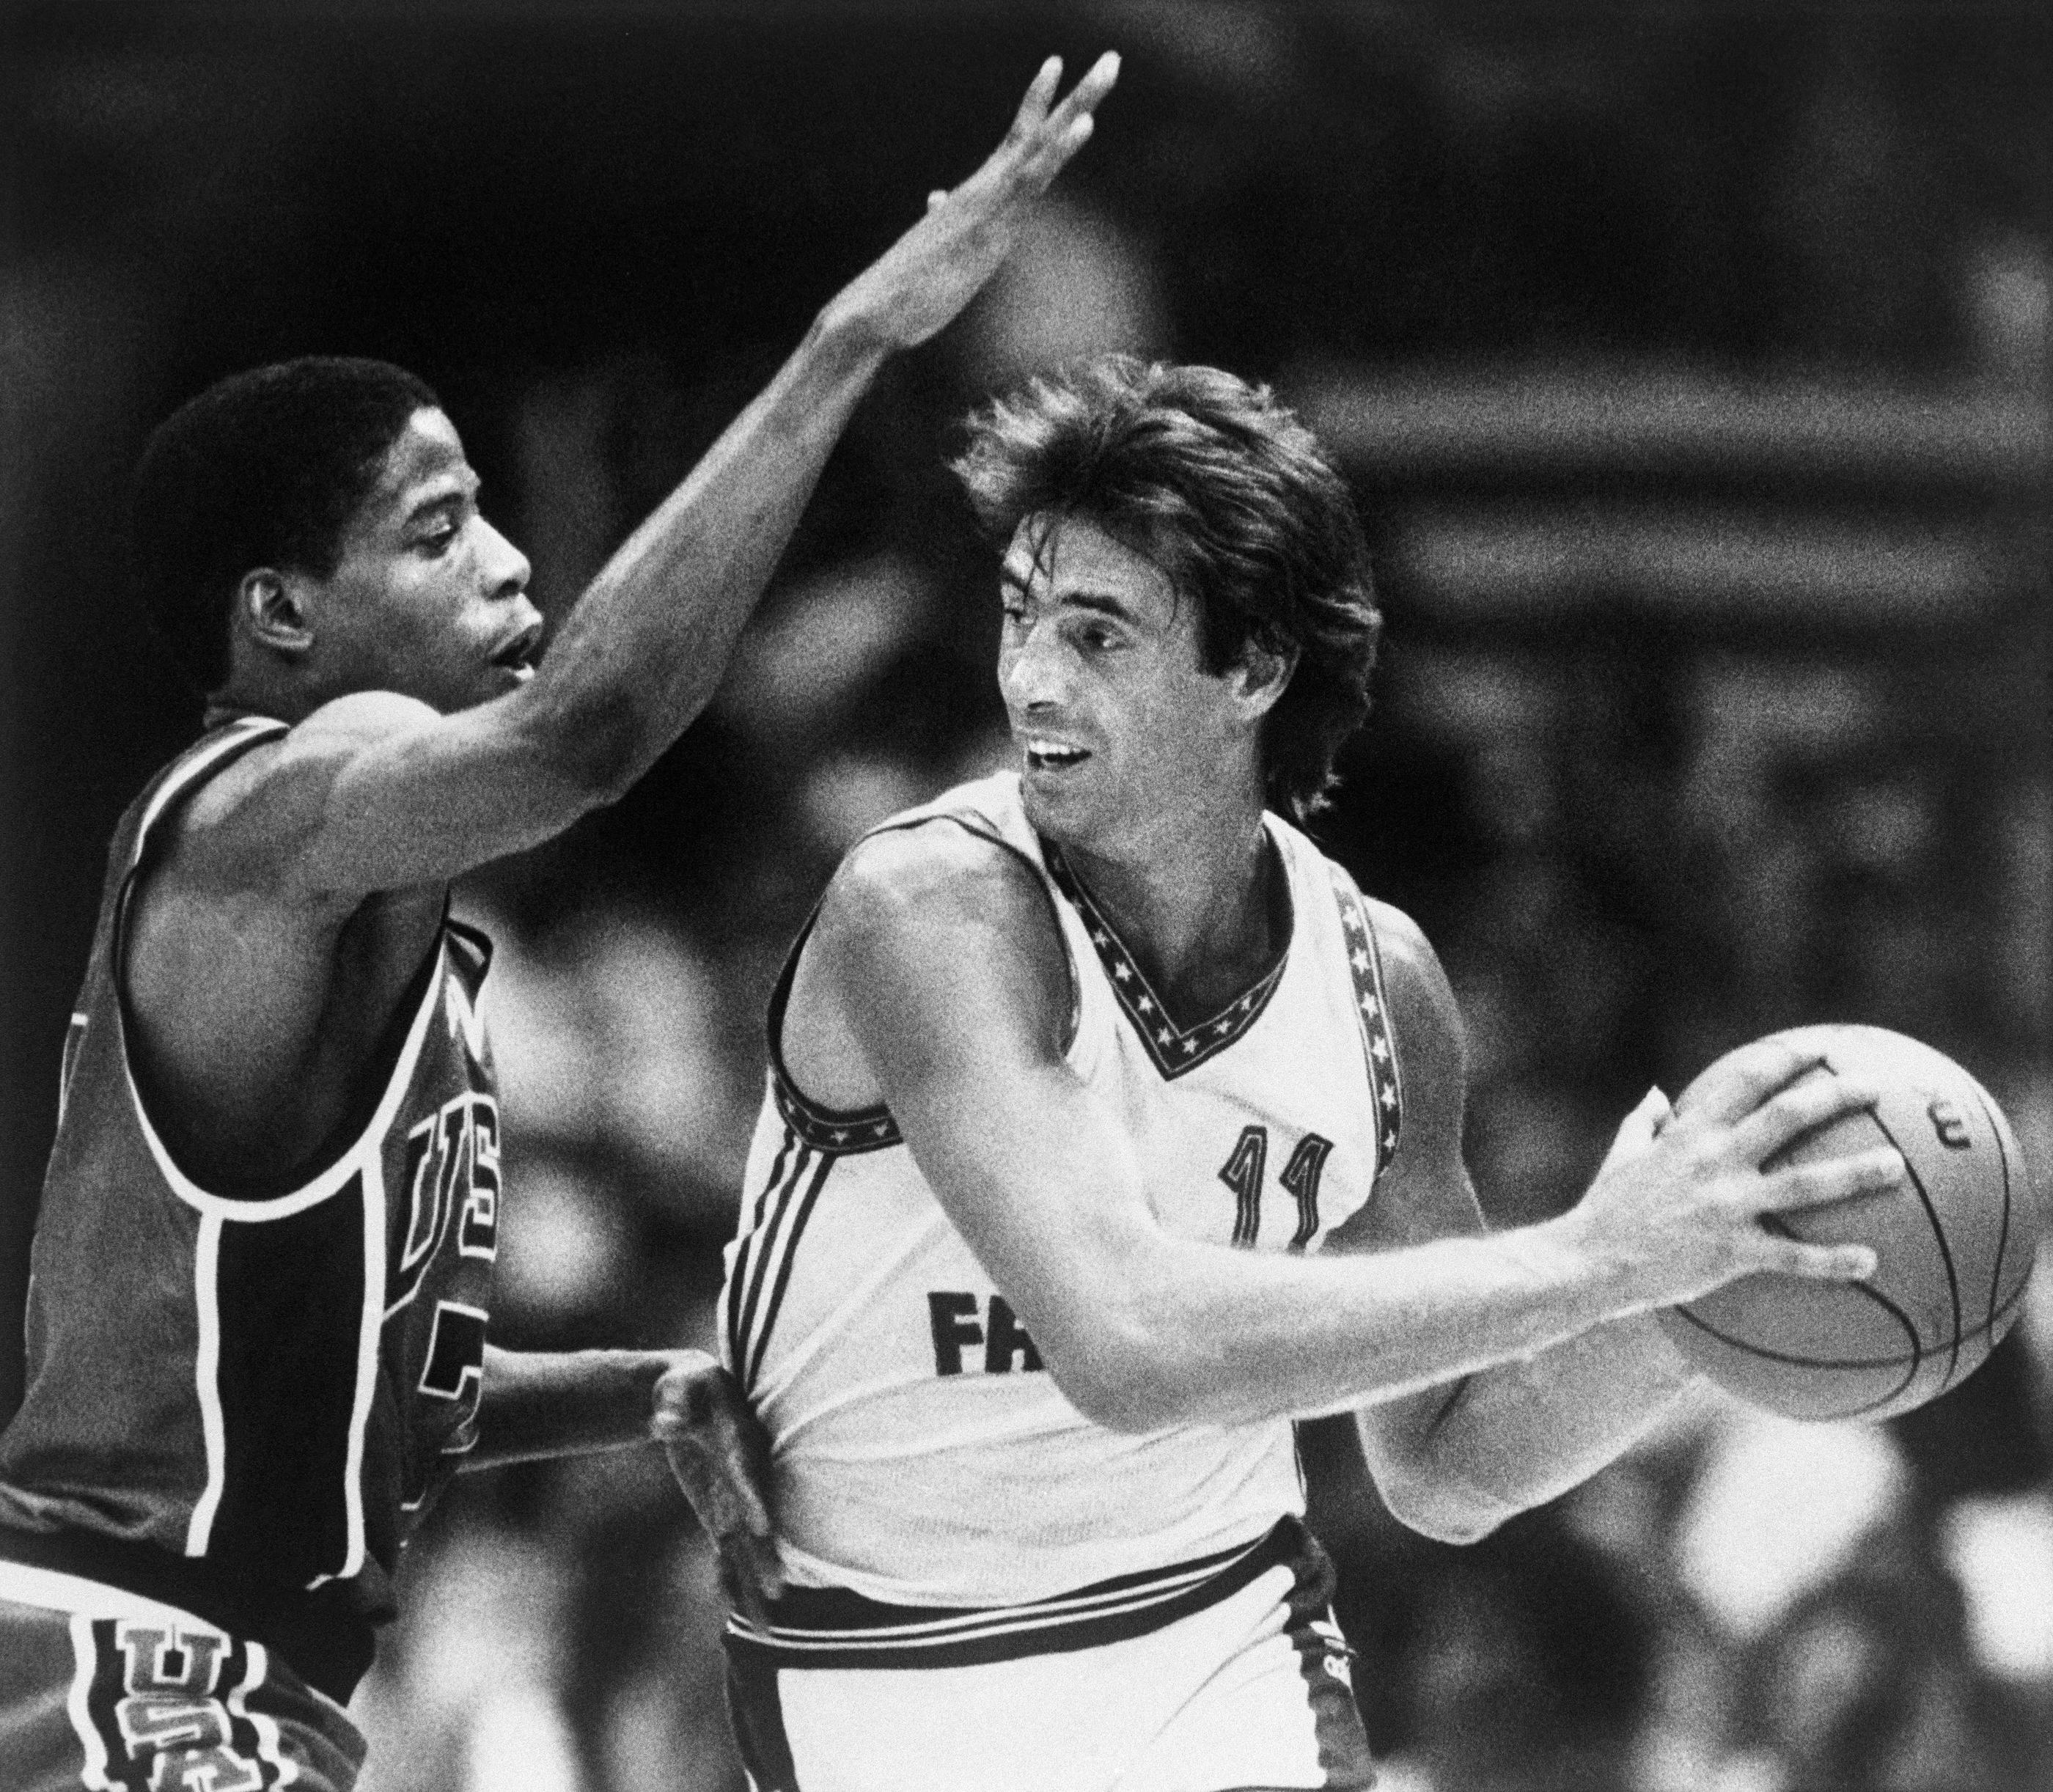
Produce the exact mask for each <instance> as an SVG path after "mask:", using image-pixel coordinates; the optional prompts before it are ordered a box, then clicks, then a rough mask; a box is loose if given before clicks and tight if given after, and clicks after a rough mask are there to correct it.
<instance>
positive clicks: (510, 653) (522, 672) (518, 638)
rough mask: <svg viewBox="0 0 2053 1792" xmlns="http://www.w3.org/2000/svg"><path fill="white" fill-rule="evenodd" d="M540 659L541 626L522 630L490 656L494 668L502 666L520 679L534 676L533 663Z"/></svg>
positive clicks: (535, 625) (536, 625) (534, 625)
mask: <svg viewBox="0 0 2053 1792" xmlns="http://www.w3.org/2000/svg"><path fill="white" fill-rule="evenodd" d="M541 657H542V625H541V624H540V623H534V624H532V626H530V627H527V628H524V629H522V630H521V631H520V633H519V634H518V635H515V636H514V637H513V639H512V640H511V641H508V643H506V645H505V646H503V647H501V648H500V650H499V651H498V652H497V653H496V654H493V656H492V663H493V665H494V666H504V667H505V668H506V670H508V671H509V672H511V673H512V674H514V676H515V677H516V678H533V677H534V675H535V662H536V660H538V659H540V658H541Z"/></svg>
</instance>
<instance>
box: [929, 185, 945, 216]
mask: <svg viewBox="0 0 2053 1792" xmlns="http://www.w3.org/2000/svg"><path fill="white" fill-rule="evenodd" d="M946 198H948V189H947V188H946V187H936V188H935V189H934V190H933V191H932V192H931V193H929V194H928V195H927V210H929V211H932V210H933V209H934V207H935V206H937V205H939V204H940V203H941V202H942V201H944V199H946Z"/></svg>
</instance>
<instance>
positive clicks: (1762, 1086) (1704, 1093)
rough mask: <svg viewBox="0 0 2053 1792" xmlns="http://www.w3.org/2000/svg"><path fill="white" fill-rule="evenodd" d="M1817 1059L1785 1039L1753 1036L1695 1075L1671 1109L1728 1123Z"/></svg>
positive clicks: (1791, 1079)
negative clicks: (1751, 1040)
mask: <svg viewBox="0 0 2053 1792" xmlns="http://www.w3.org/2000/svg"><path fill="white" fill-rule="evenodd" d="M1820 1062H1822V1060H1821V1059H1819V1055H1818V1054H1817V1053H1816V1052H1815V1051H1801V1050H1799V1049H1798V1048H1797V1047H1796V1046H1794V1045H1792V1044H1791V1043H1789V1042H1788V1040H1786V1039H1756V1040H1755V1041H1754V1042H1753V1044H1751V1045H1743V1046H1741V1047H1739V1049H1738V1050H1737V1051H1729V1052H1727V1053H1726V1054H1725V1056H1724V1057H1722V1058H1721V1059H1718V1060H1717V1063H1714V1064H1713V1065H1712V1066H1711V1067H1710V1069H1708V1070H1706V1071H1704V1072H1703V1073H1702V1075H1700V1076H1698V1078H1697V1079H1696V1081H1695V1082H1694V1083H1691V1084H1690V1087H1688V1088H1686V1089H1685V1090H1684V1091H1682V1094H1681V1096H1680V1097H1679V1098H1678V1099H1677V1101H1676V1103H1675V1111H1676V1113H1677V1114H1678V1116H1681V1117H1683V1118H1702V1119H1704V1120H1706V1121H1709V1122H1712V1123H1713V1124H1714V1125H1721V1126H1729V1125H1731V1124H1732V1123H1733V1122H1734V1121H1736V1120H1738V1119H1741V1118H1743V1117H1744V1116H1745V1115H1747V1114H1751V1113H1752V1112H1753V1110H1755V1109H1756V1108H1757V1107H1758V1106H1761V1103H1762V1102H1764V1101H1765V1100H1767V1098H1768V1097H1769V1096H1770V1095H1772V1094H1774V1093H1775V1092H1776V1090H1778V1089H1781V1088H1784V1087H1787V1086H1788V1084H1790V1083H1794V1082H1795V1081H1796V1079H1797V1078H1798V1077H1800V1076H1801V1075H1803V1074H1804V1072H1805V1071H1808V1070H1810V1069H1812V1068H1813V1067H1816V1065H1818V1064H1819V1063H1820Z"/></svg>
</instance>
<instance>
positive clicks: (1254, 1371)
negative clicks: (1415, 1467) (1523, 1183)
mask: <svg viewBox="0 0 2053 1792" xmlns="http://www.w3.org/2000/svg"><path fill="white" fill-rule="evenodd" d="M1158 1238H1159V1235H1158ZM1141 1257H1145V1258H1146V1259H1147V1261H1144V1262H1143V1261H1140V1260H1139V1259H1140V1258H1141ZM1135 1258H1136V1260H1134V1261H1132V1262H1131V1263H1128V1264H1125V1265H1124V1266H1122V1267H1121V1271H1120V1272H1119V1273H1118V1275H1117V1278H1116V1280H1115V1282H1114V1283H1113V1287H1114V1288H1116V1289H1117V1293H1113V1292H1112V1291H1110V1290H1109V1291H1108V1292H1109V1295H1110V1298H1112V1299H1113V1300H1114V1301H1115V1303H1116V1307H1117V1317H1116V1318H1114V1319H1113V1320H1112V1321H1111V1322H1109V1323H1107V1324H1105V1325H1104V1326H1101V1328H1100V1329H1099V1330H1098V1334H1097V1335H1098V1342H1099V1346H1100V1352H1099V1354H1101V1362H1100V1363H1098V1364H1097V1365H1093V1373H1092V1374H1091V1375H1090V1377H1089V1384H1088V1386H1087V1389H1086V1397H1087V1398H1089V1399H1092V1400H1093V1401H1099V1402H1100V1403H1101V1405H1102V1410H1101V1411H1100V1412H1097V1413H1093V1417H1100V1418H1101V1420H1102V1421H1104V1422H1106V1423H1109V1424H1113V1425H1119V1426H1120V1427H1121V1428H1132V1429H1148V1428H1152V1427H1153V1426H1156V1425H1168V1424H1177V1423H1191V1422H1196V1423H1211V1424H1233V1423H1237V1422H1242V1421H1251V1420H1255V1419H1262V1418H1270V1417H1276V1416H1278V1414H1282V1413H1288V1414H1290V1415H1292V1416H1294V1417H1311V1416H1313V1415H1316V1414H1321V1413H1333V1412H1338V1411H1342V1410H1346V1409H1353V1408H1356V1407H1359V1406H1360V1405H1365V1404H1367V1403H1368V1402H1371V1401H1382V1400H1388V1399H1392V1398H1395V1397H1398V1396H1399V1395H1402V1394H1405V1393H1411V1392H1415V1391H1417V1390H1418V1389H1423V1388H1426V1387H1429V1386H1431V1385H1434V1384H1435V1383H1438V1382H1445V1381H1452V1380H1454V1378H1456V1377H1459V1376H1462V1375H1465V1374H1471V1373H1477V1372H1479V1371H1482V1370H1489V1369H1493V1368H1495V1367H1497V1366H1498V1365H1500V1364H1505V1363H1509V1362H1513V1361H1515V1360H1517V1359H1518V1358H1525V1357H1529V1356H1532V1355H1533V1354H1536V1353H1538V1352H1541V1351H1543V1350H1548V1349H1549V1348H1550V1347H1551V1346H1557V1345H1560V1344H1563V1343H1564V1342H1566V1341H1568V1339H1570V1338H1575V1337H1576V1336H1578V1335H1579V1334H1582V1333H1584V1332H1586V1331H1588V1330H1590V1329H1591V1328H1592V1327H1593V1326H1600V1325H1603V1324H1604V1323H1605V1322H1607V1321H1610V1320H1613V1319H1616V1318H1620V1317H1622V1316H1623V1315H1627V1314H1629V1313H1631V1312H1634V1311H1639V1310H1640V1309H1641V1308H1643V1307H1645V1306H1647V1305H1648V1304H1651V1303H1650V1302H1649V1300H1648V1299H1647V1295H1646V1293H1645V1291H1644V1290H1643V1288H1642V1287H1640V1286H1639V1281H1640V1278H1639V1277H1638V1276H1636V1275H1634V1274H1633V1273H1632V1272H1631V1270H1630V1269H1629V1268H1628V1267H1627V1266H1625V1265H1623V1264H1622V1263H1618V1262H1616V1261H1615V1260H1610V1259H1608V1258H1607V1257H1606V1256H1604V1254H1603V1253H1601V1252H1596V1251H1593V1250H1592V1249H1590V1248H1588V1245H1587V1244H1586V1243H1585V1241H1584V1240H1583V1239H1582V1238H1581V1237H1580V1234H1579V1232H1577V1230H1576V1228H1574V1227H1573V1226H1572V1225H1571V1224H1568V1223H1566V1222H1565V1221H1564V1220H1549V1221H1548V1222H1546V1223H1545V1224H1541V1225H1537V1226H1529V1227H1524V1228H1519V1229H1517V1230H1515V1231H1510V1232H1499V1233H1496V1234H1494V1235H1492V1236H1489V1237H1486V1238H1457V1239H1444V1240H1439V1241H1437V1242H1435V1243H1432V1244H1422V1245H1417V1246H1414V1247H1411V1248H1407V1249H1403V1250H1399V1251H1392V1252H1384V1253H1380V1254H1377V1255H1374V1256H1351V1257H1345V1258H1342V1259H1339V1260H1331V1261H1328V1260H1317V1259H1313V1260H1306V1259H1304V1258H1300V1257H1291V1256H1274V1257H1270V1256H1255V1255H1253V1254H1250V1253H1245V1252H1227V1251H1223V1250H1220V1249H1219V1248H1216V1247H1212V1246H1207V1245H1199V1244H1187V1243H1184V1242H1182V1241H1180V1240H1160V1242H1159V1243H1155V1242H1149V1243H1146V1244H1143V1245H1142V1246H1141V1247H1140V1248H1139V1249H1138V1250H1137V1251H1136V1253H1135ZM1079 1349H1080V1351H1081V1353H1083V1354H1093V1352H1092V1343H1091V1342H1090V1340H1089V1339H1080V1340H1079ZM1057 1350H1058V1353H1059V1352H1060V1346H1059V1344H1058V1346H1057ZM1044 1354H1050V1353H1049V1352H1048V1351H1047V1350H1046V1347H1045V1346H1044ZM1051 1360H1052V1358H1051Z"/></svg>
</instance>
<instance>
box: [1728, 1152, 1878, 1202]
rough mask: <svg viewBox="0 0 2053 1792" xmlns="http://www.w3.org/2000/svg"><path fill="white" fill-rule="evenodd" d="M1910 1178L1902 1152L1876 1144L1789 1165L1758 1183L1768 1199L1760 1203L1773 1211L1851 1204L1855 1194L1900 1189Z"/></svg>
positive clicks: (1765, 1176)
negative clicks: (1835, 1203) (1843, 1155)
mask: <svg viewBox="0 0 2053 1792" xmlns="http://www.w3.org/2000/svg"><path fill="white" fill-rule="evenodd" d="M1909 1176H1910V1171H1909V1170H1908V1169H1907V1168H1906V1166H1905V1164H1904V1161H1903V1154H1902V1152H1900V1151H1898V1149H1896V1147H1895V1146H1893V1145H1879V1146H1875V1147H1874V1149H1873V1150H1870V1151H1856V1152H1854V1153H1852V1154H1851V1155H1850V1156H1848V1157H1821V1158H1819V1160H1818V1161H1816V1163H1810V1164H1792V1165H1789V1166H1788V1168H1787V1169H1778V1170H1776V1171H1775V1172H1773V1173H1772V1174H1768V1175H1764V1176H1763V1177H1762V1178H1761V1181H1762V1184H1763V1185H1764V1188H1765V1189H1766V1191H1767V1199H1766V1200H1765V1201H1764V1202H1763V1206H1764V1208H1767V1209H1768V1211H1770V1212H1788V1211H1790V1210H1792V1209H1793V1208H1800V1207H1829V1206H1830V1205H1831V1204H1832V1203H1833V1202H1834V1201H1851V1200H1852V1199H1853V1197H1855V1196H1856V1195H1872V1194H1879V1193H1882V1191H1883V1190H1884V1189H1900V1188H1902V1186H1903V1185H1904V1184H1905V1182H1906V1181H1907V1180H1908V1178H1909Z"/></svg>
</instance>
